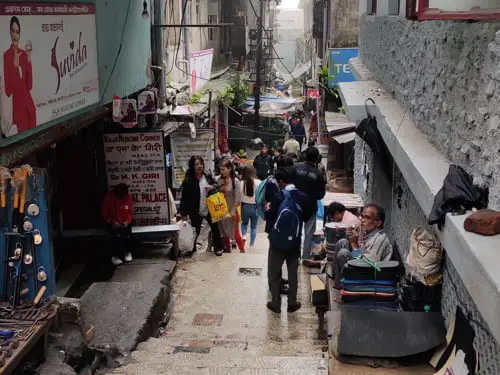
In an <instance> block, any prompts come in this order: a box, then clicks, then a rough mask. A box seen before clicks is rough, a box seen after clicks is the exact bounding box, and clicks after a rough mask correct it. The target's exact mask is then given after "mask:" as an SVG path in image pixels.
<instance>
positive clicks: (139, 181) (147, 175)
mask: <svg viewBox="0 0 500 375" xmlns="http://www.w3.org/2000/svg"><path fill="white" fill-rule="evenodd" d="M103 141H104V156H105V161H106V175H107V180H108V189H113V188H114V187H115V186H116V185H118V184H120V183H125V184H127V185H128V186H129V190H130V193H131V194H132V197H133V198H134V216H133V219H134V225H137V226H151V225H167V224H168V222H169V220H168V191H167V182H166V177H165V150H164V147H163V132H161V131H160V132H159V131H149V132H140V133H115V134H104V135H103Z"/></svg>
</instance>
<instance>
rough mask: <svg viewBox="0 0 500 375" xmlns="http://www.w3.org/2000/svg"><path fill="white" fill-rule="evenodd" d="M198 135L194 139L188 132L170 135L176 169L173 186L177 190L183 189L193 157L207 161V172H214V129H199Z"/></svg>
mask: <svg viewBox="0 0 500 375" xmlns="http://www.w3.org/2000/svg"><path fill="white" fill-rule="evenodd" d="M196 133H197V134H196V138H194V139H193V138H191V136H190V134H189V133H188V132H174V133H172V134H171V135H170V143H171V145H172V161H173V168H174V178H173V179H172V180H173V181H172V185H173V187H174V188H176V189H179V188H180V187H181V184H182V181H183V180H184V174H185V172H186V171H187V170H188V162H189V159H190V158H191V156H193V155H199V156H201V157H202V158H203V160H204V161H205V169H206V170H207V171H213V170H214V159H215V155H214V131H213V130H212V129H208V130H203V129H197V131H196Z"/></svg>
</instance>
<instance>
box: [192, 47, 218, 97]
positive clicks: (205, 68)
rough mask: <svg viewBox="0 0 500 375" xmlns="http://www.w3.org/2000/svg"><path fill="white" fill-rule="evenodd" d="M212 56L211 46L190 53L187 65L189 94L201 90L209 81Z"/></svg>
mask: <svg viewBox="0 0 500 375" xmlns="http://www.w3.org/2000/svg"><path fill="white" fill-rule="evenodd" d="M213 58H214V50H213V48H212V49H207V50H203V51H198V52H193V53H192V54H191V58H190V59H189V66H190V67H191V85H190V91H191V95H193V94H194V93H195V92H197V91H198V92H199V91H201V90H203V88H204V87H205V85H206V84H207V83H208V81H210V75H211V73H212V60H213Z"/></svg>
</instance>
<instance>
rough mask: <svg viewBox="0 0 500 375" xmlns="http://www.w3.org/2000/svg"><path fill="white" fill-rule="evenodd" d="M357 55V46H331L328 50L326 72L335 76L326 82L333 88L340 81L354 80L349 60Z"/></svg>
mask: <svg viewBox="0 0 500 375" xmlns="http://www.w3.org/2000/svg"><path fill="white" fill-rule="evenodd" d="M357 56H358V48H331V49H330V50H329V61H328V73H329V75H333V76H335V77H334V78H333V79H330V81H329V82H328V87H330V88H333V87H335V86H336V85H337V83H340V82H353V81H356V79H355V78H354V75H353V74H352V72H351V68H350V67H349V60H350V59H352V58H354V57H357Z"/></svg>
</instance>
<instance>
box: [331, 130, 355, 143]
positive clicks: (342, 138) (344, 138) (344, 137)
mask: <svg viewBox="0 0 500 375" xmlns="http://www.w3.org/2000/svg"><path fill="white" fill-rule="evenodd" d="M354 138H356V133H354V131H352V132H350V133H346V134H341V135H337V136H334V137H333V139H335V141H337V143H338V144H344V143H349V142H352V141H354Z"/></svg>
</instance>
